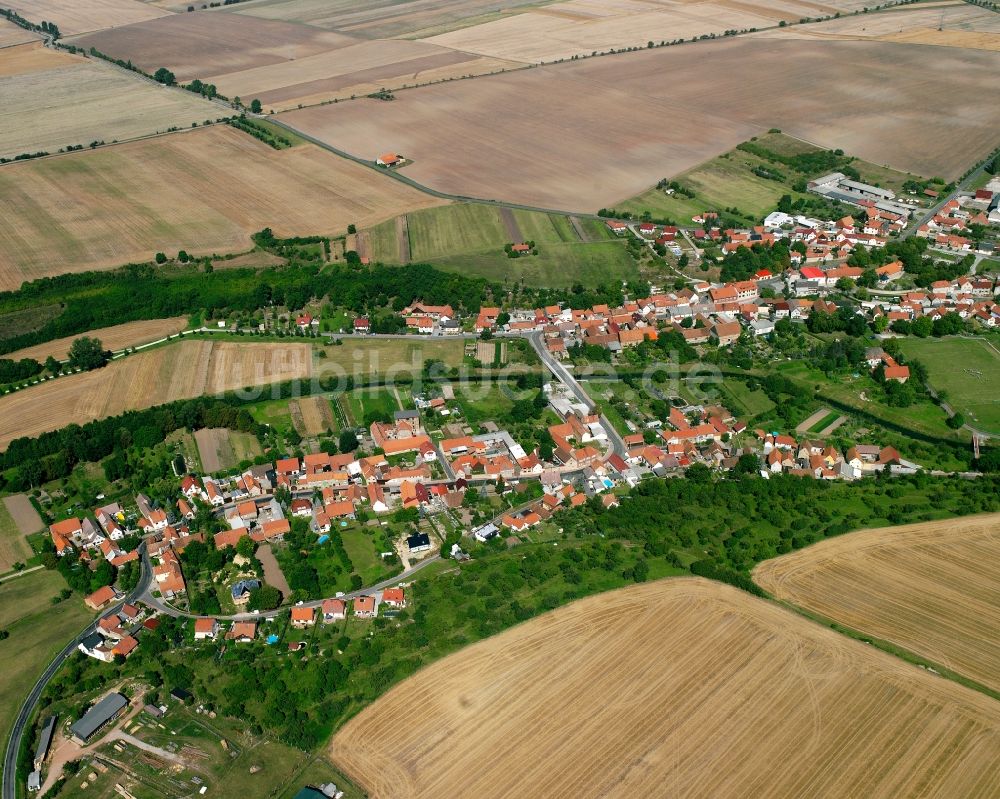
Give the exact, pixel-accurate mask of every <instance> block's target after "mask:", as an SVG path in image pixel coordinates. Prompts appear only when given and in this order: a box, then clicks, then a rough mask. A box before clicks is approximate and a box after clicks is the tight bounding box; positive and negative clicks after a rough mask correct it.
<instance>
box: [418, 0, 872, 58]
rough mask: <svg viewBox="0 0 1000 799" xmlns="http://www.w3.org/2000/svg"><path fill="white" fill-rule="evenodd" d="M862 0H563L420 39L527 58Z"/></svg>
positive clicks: (721, 29) (851, 6) (692, 33)
mask: <svg viewBox="0 0 1000 799" xmlns="http://www.w3.org/2000/svg"><path fill="white" fill-rule="evenodd" d="M864 5H865V4H864V0H842V1H840V2H838V1H836V0H835V1H834V2H830V3H817V2H812V1H811V0H801V1H800V0H758V1H757V2H747V1H746V0H712V1H711V2H691V0H659V1H658V2H655V3H650V2H646V0H569V2H565V3H553V4H545V5H541V6H539V7H537V8H531V9H526V10H525V13H523V14H518V15H517V16H508V17H505V18H503V19H498V20H496V21H494V22H487V23H485V24H482V25H476V26H473V27H465V28H462V29H461V30H457V31H453V32H450V33H445V34H442V35H440V36H435V37H432V38H430V39H428V41H431V42H434V43H435V44H440V45H444V46H445V47H454V48H456V49H459V50H465V51H468V52H470V53H481V54H483V55H489V56H493V57H495V58H508V59H514V60H517V61H530V62H534V63H538V62H543V61H554V60H556V59H563V58H572V57H573V56H584V55H590V54H591V53H593V52H595V51H596V52H604V51H607V50H612V49H614V50H618V49H621V48H626V47H646V45H647V43H648V42H650V41H652V42H655V43H657V44H658V43H660V42H664V41H665V42H671V41H674V40H676V39H687V40H690V39H692V38H697V37H700V36H705V35H708V34H717V35H721V34H723V33H725V32H726V31H728V30H750V29H751V28H757V29H759V28H768V27H771V26H774V25H777V24H778V23H779V22H780V21H782V20H784V21H786V22H798V21H799V20H800V19H802V18H803V17H816V16H827V15H830V16H832V15H833V14H835V13H837V12H840V13H848V12H851V11H854V10H855V9H860V8H864Z"/></svg>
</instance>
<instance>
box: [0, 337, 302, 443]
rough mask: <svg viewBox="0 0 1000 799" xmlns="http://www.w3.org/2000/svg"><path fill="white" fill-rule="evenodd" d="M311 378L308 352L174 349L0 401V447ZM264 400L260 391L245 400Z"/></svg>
mask: <svg viewBox="0 0 1000 799" xmlns="http://www.w3.org/2000/svg"><path fill="white" fill-rule="evenodd" d="M310 375H312V348H311V347H310V346H309V345H308V344H242V343H240V344H237V343H232V342H220V343H216V342H213V341H200V340H199V341H181V342H178V343H175V344H169V345H166V346H162V347H157V348H153V349H150V350H148V351H146V352H140V353H139V354H137V355H130V356H128V357H126V358H122V359H121V360H117V361H112V362H111V363H110V364H108V365H107V366H106V367H104V368H103V369H98V370H96V371H93V372H84V373H81V374H75V375H69V376H66V377H60V378H58V379H56V380H49V381H46V382H44V383H42V384H40V385H37V386H32V387H31V388H27V389H23V390H21V391H17V392H14V393H13V394H8V395H6V396H3V397H0V447H6V446H7V444H9V443H10V442H11V441H12V440H14V439H15V438H19V437H22V436H24V437H28V438H31V437H33V436H37V435H39V434H40V433H44V432H46V431H48V430H57V429H59V428H61V427H64V426H65V425H67V424H70V423H71V422H75V423H76V424H85V423H87V422H90V421H93V420H94V419H103V418H104V417H107V416H115V415H117V414H120V413H123V412H124V411H126V410H131V409H142V408H149V407H152V406H154V405H162V404H164V403H167V402H173V401H174V400H179V399H189V398H192V397H199V396H202V395H204V394H217V393H220V392H224V391H238V390H240V389H243V388H244V387H251V386H267V385H268V384H271V383H280V382H283V381H286V380H293V379H296V378H308V377H309V376H310ZM266 394H267V392H266V389H259V390H252V391H250V392H248V395H250V396H257V395H260V396H261V397H262V398H263V397H264V396H265V395H266ZM40 407H44V408H45V409H46V412H45V413H44V414H40V413H39V412H38V409H39V408H40Z"/></svg>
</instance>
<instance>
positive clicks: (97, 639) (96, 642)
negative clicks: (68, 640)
mask: <svg viewBox="0 0 1000 799" xmlns="http://www.w3.org/2000/svg"><path fill="white" fill-rule="evenodd" d="M103 643H104V638H103V637H102V636H101V634H100V633H98V632H93V633H91V634H90V635H88V636H87V637H86V638H83V639H81V641H80V644H81V645H82V646H83V647H84V648H85V649H94V648H95V647H98V646H100V645H101V644H103Z"/></svg>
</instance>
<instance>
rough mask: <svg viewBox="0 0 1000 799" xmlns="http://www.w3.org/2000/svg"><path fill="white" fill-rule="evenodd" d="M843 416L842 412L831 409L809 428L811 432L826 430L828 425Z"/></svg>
mask: <svg viewBox="0 0 1000 799" xmlns="http://www.w3.org/2000/svg"><path fill="white" fill-rule="evenodd" d="M840 417H841V414H840V413H838V412H837V411H830V413H828V414H827V415H826V416H824V417H823V418H822V419H820V420H819V421H818V422H816V424H814V425H813V426H812V427H810V428H809V432H810V433H818V432H820V431H821V430H826V428H827V427H829V426H830V425H832V424H833V423H834V422H835V421H837V420H838V419H839V418H840Z"/></svg>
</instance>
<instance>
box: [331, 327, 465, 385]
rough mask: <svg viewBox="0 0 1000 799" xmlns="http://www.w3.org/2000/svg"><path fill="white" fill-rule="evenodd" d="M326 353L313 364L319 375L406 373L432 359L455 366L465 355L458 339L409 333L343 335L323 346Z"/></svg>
mask: <svg viewBox="0 0 1000 799" xmlns="http://www.w3.org/2000/svg"><path fill="white" fill-rule="evenodd" d="M323 351H324V352H325V353H326V357H320V358H319V359H318V360H317V361H316V364H315V369H316V372H317V373H318V374H319V376H320V377H323V376H324V375H325V374H330V375H333V374H337V373H338V370H340V373H341V374H345V375H357V376H359V377H368V376H370V375H378V374H385V373H386V372H387V371H399V370H402V371H403V372H406V373H410V372H412V370H413V369H415V370H416V371H418V372H419V371H420V370H421V369H422V368H423V365H424V361H426V360H429V359H435V360H439V361H443V362H444V363H445V364H446V365H447V366H458V365H459V364H461V363H462V358H463V357H464V355H465V347H464V344H463V342H462V341H461V340H459V339H440V338H438V339H431V338H426V337H419V336H413V337H412V338H405V339H402V338H398V339H375V338H369V339H344V343H343V344H342V345H340V346H326V347H324V348H323Z"/></svg>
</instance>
